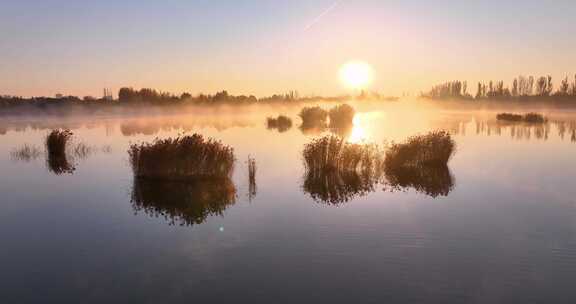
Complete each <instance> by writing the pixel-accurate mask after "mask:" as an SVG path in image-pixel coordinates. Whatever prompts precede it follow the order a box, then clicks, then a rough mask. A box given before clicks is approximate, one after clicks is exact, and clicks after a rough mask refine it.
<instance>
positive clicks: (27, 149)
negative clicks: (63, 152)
mask: <svg viewBox="0 0 576 304" xmlns="http://www.w3.org/2000/svg"><path fill="white" fill-rule="evenodd" d="M40 156H42V150H41V149H40V148H39V147H37V146H34V145H28V144H24V145H23V146H22V147H18V148H14V149H12V151H10V159H12V160H14V161H22V162H27V163H28V162H31V161H35V160H37V159H38V158H40Z"/></svg>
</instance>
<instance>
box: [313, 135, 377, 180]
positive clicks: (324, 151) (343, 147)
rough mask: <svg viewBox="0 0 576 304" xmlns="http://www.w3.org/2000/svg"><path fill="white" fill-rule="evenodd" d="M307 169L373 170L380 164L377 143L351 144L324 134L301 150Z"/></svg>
mask: <svg viewBox="0 0 576 304" xmlns="http://www.w3.org/2000/svg"><path fill="white" fill-rule="evenodd" d="M303 157H304V162H305V165H306V169H307V170H308V171H334V170H337V171H361V172H365V171H373V170H376V169H377V168H379V167H381V166H382V156H381V151H380V149H379V148H378V146H377V145H372V144H352V143H348V142H346V141H345V140H344V139H342V138H340V137H337V136H334V135H326V136H324V137H321V138H318V139H315V140H313V141H312V142H310V143H308V144H306V146H305V147H304V151H303Z"/></svg>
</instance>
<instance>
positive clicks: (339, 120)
mask: <svg viewBox="0 0 576 304" xmlns="http://www.w3.org/2000/svg"><path fill="white" fill-rule="evenodd" d="M355 114H356V111H355V110H354V108H352V107H351V106H349V105H347V104H341V105H338V106H336V107H333V108H332V109H330V111H329V112H328V116H329V117H330V127H331V128H343V127H347V126H351V125H352V123H353V120H354V115H355Z"/></svg>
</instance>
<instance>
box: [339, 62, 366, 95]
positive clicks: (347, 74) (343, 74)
mask: <svg viewBox="0 0 576 304" xmlns="http://www.w3.org/2000/svg"><path fill="white" fill-rule="evenodd" d="M340 80H341V81H342V82H343V83H344V84H345V85H346V86H348V87H350V88H352V89H363V88H365V87H366V86H368V85H369V84H370V82H372V67H371V66H370V65H369V64H367V63H365V62H362V61H350V62H348V63H346V64H344V65H343V66H342V67H341V68H340Z"/></svg>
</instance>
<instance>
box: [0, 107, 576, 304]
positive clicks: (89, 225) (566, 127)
mask: <svg viewBox="0 0 576 304" xmlns="http://www.w3.org/2000/svg"><path fill="white" fill-rule="evenodd" d="M358 108H359V113H358V114H357V116H356V118H355V126H354V128H353V129H352V130H349V131H348V132H345V133H346V136H347V138H348V139H349V140H350V141H352V142H374V143H382V142H383V141H402V140H404V139H405V138H406V137H408V136H411V135H414V134H418V133H422V132H426V131H428V130H432V129H438V128H445V129H447V130H449V131H451V132H452V134H453V138H454V139H455V141H456V143H457V152H456V154H455V155H454V157H453V158H452V160H451V161H450V163H449V172H448V174H449V175H448V176H449V177H450V178H451V180H450V182H451V183H453V185H451V186H450V187H448V188H447V189H448V191H446V193H444V194H441V195H432V196H431V195H429V194H427V193H426V192H425V191H417V190H416V189H414V188H404V189H396V190H395V191H389V190H388V191H387V190H384V189H383V188H384V187H383V186H382V185H377V186H376V187H375V189H374V191H372V192H370V191H368V192H366V193H359V194H358V195H353V196H351V198H350V200H346V201H344V202H342V203H339V204H331V203H330V202H324V201H322V200H318V199H316V200H315V199H313V198H312V196H311V195H310V194H309V193H307V192H306V191H304V188H303V183H304V180H305V172H304V165H303V163H302V159H301V152H302V149H303V145H304V144H305V143H307V142H309V141H310V140H311V139H313V138H315V137H316V136H318V135H317V134H314V133H313V134H303V132H302V131H301V130H299V129H298V127H297V126H298V124H299V121H298V119H297V118H296V112H297V110H298V109H297V108H290V107H286V108H281V109H279V110H272V109H271V108H264V109H244V110H242V111H239V110H234V109H220V111H219V112H218V113H217V114H215V113H209V112H207V111H203V112H202V113H191V114H189V115H184V114H182V115H173V114H172V115H159V114H158V113H155V114H154V115H152V114H151V115H147V116H143V115H137V116H136V115H131V116H120V115H101V116H98V117H93V116H92V117H86V116H81V115H76V116H69V117H57V118H51V119H47V118H43V119H38V118H31V117H3V118H2V121H1V122H0V130H2V131H1V132H0V133H2V135H0V168H1V171H0V193H2V199H1V204H0V239H1V240H2V250H0V269H1V271H0V298H1V299H2V302H3V303H40V302H54V303H127V302H143V303H190V302H200V303H225V302H233V301H239V302H243V303H250V302H272V303H298V302H305V303H308V302H322V303H324V302H331V303H385V302H387V303H574V301H576V290H575V289H574V288H573V286H572V285H573V282H574V281H575V280H576V187H574V186H573V185H574V180H575V178H576V170H574V166H573V164H574V155H576V154H575V153H576V143H575V142H574V141H573V140H572V136H573V135H572V134H573V131H574V124H571V122H572V121H576V114H572V113H569V112H555V113H549V117H551V122H550V123H549V124H547V125H545V126H541V127H538V126H526V125H503V124H497V123H496V122H495V121H494V119H493V117H494V115H495V114H494V113H491V112H490V113H489V112H485V111H482V112H481V111H455V110H446V109H444V110H441V109H426V110H419V109H416V110H415V109H414V108H413V107H403V106H399V105H387V106H365V107H362V106H360V107H358ZM280 113H285V114H288V115H289V116H291V117H292V118H293V119H294V124H295V126H294V127H293V128H292V129H290V130H289V131H287V132H284V133H279V132H277V131H274V130H267V129H266V128H265V124H264V122H265V117H266V116H267V115H272V114H280ZM552 118H553V119H552ZM557 121H562V122H563V123H557ZM54 127H68V128H70V129H71V130H72V131H73V132H74V136H75V137H74V138H75V142H76V143H79V142H83V143H85V144H86V145H87V146H88V147H89V148H90V149H89V150H90V153H88V155H82V156H76V157H75V159H74V164H75V171H74V172H73V174H61V175H55V174H54V173H53V172H51V171H50V170H48V169H47V166H46V162H45V159H44V155H43V152H42V153H40V155H39V156H36V157H32V159H22V158H19V157H16V155H14V153H12V152H14V150H15V149H18V148H20V147H22V146H23V145H25V144H28V145H31V146H34V145H35V146H37V147H38V149H39V150H43V146H42V145H43V138H44V137H45V136H46V134H47V133H48V132H49V130H50V129H51V128H54ZM190 132H198V133H201V134H203V135H206V136H210V137H214V138H216V139H219V140H222V141H223V142H224V143H226V144H229V145H231V146H233V147H234V149H235V155H236V158H237V162H236V167H235V171H234V176H233V179H232V182H233V183H234V186H235V188H236V199H235V201H233V202H231V203H230V204H227V205H225V206H223V207H222V210H223V211H222V212H221V215H220V214H218V213H207V214H205V216H200V217H196V219H197V221H196V222H195V223H192V225H182V224H183V223H182V221H180V219H179V218H177V217H171V216H169V215H168V216H164V215H162V214H159V213H158V212H156V213H155V212H153V211H151V210H147V209H146V208H139V206H138V204H137V203H136V202H134V200H133V199H132V192H133V186H134V181H133V177H132V172H131V170H130V166H129V163H128V155H127V152H126V151H127V149H128V146H129V145H130V143H137V142H141V141H151V140H153V139H154V138H156V137H159V138H165V137H169V136H174V135H178V134H182V133H190ZM249 155H250V156H251V157H254V158H255V159H256V162H257V175H256V183H257V188H256V194H255V195H250V194H249V181H248V170H247V160H248V156H249ZM398 190H401V191H398ZM177 195H178V192H177V191H174V192H169V193H163V194H162V193H160V194H159V197H160V198H159V199H162V197H163V196H165V197H167V198H170V197H172V198H174V196H177ZM177 198H178V197H176V199H177Z"/></svg>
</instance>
